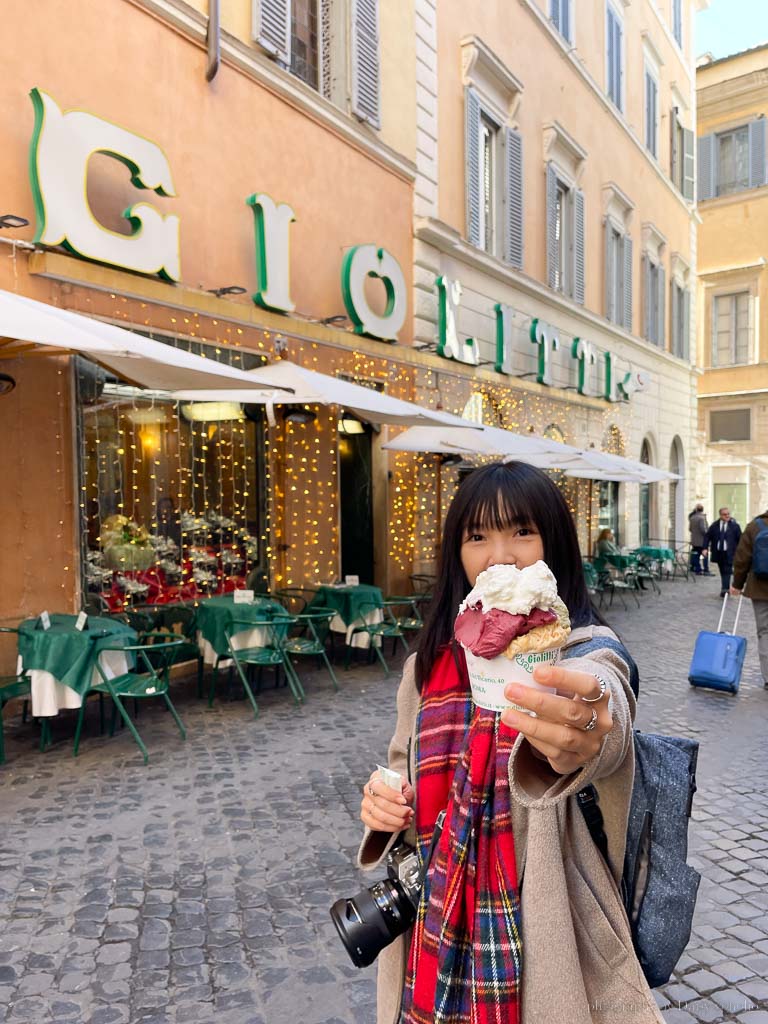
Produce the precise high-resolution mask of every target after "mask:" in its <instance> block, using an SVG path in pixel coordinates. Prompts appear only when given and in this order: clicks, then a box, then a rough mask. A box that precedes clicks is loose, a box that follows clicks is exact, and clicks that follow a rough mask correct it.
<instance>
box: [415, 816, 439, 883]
mask: <svg viewBox="0 0 768 1024" xmlns="http://www.w3.org/2000/svg"><path fill="white" fill-rule="evenodd" d="M444 822H445V811H440V813H439V814H438V816H437V821H436V822H435V829H434V831H433V833H432V842H431V843H430V844H429V853H428V854H427V859H426V860H425V861H424V866H423V867H422V869H421V877H420V878H419V888H421V887H422V886H423V885H424V882H425V881H426V880H427V872H428V871H429V865H430V864H431V863H432V856H433V854H434V852H435V850H436V849H437V844H438V843H439V842H440V836H441V835H442V834H443V823H444Z"/></svg>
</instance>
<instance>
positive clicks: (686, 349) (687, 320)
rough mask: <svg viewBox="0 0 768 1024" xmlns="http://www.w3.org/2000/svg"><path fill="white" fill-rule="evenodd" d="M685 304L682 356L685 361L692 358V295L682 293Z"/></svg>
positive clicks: (686, 292) (685, 292)
mask: <svg viewBox="0 0 768 1024" xmlns="http://www.w3.org/2000/svg"><path fill="white" fill-rule="evenodd" d="M682 302H683V343H682V346H681V352H680V355H681V356H682V358H683V359H690V358H691V293H690V292H689V291H684V292H683V293H682Z"/></svg>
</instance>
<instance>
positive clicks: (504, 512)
mask: <svg viewBox="0 0 768 1024" xmlns="http://www.w3.org/2000/svg"><path fill="white" fill-rule="evenodd" d="M537 518H538V517H537V516H536V515H535V514H534V509H533V502H532V501H531V495H530V493H526V491H525V489H524V488H523V487H521V486H520V483H519V481H517V480H515V479H514V478H513V477H512V476H510V474H508V473H503V474H501V473H500V474H494V475H488V476H484V477H482V478H479V479H478V480H477V486H476V487H473V488H471V489H470V492H469V497H468V501H467V504H466V506H465V508H464V515H463V516H462V519H463V521H464V524H463V526H464V532H471V531H473V530H508V529H510V528H511V527H513V526H536V525H538V524H537Z"/></svg>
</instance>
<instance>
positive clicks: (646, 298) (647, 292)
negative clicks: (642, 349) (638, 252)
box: [643, 256, 653, 341]
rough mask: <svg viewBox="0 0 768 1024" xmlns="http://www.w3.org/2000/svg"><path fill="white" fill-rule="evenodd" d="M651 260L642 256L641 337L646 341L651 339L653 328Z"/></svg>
mask: <svg viewBox="0 0 768 1024" xmlns="http://www.w3.org/2000/svg"><path fill="white" fill-rule="evenodd" d="M652 308H653V306H652V304H651V261H650V260H649V259H648V257H647V256H643V337H644V338H645V340H646V341H653V330H652V328H651V310H652Z"/></svg>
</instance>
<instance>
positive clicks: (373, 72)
mask: <svg viewBox="0 0 768 1024" xmlns="http://www.w3.org/2000/svg"><path fill="white" fill-rule="evenodd" d="M379 78H380V74H379V3H378V0H352V113H353V114H354V115H355V117H358V118H360V120H361V121H368V122H369V124H372V125H373V126H374V127H375V128H380V127H381V114H380V97H379Z"/></svg>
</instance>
